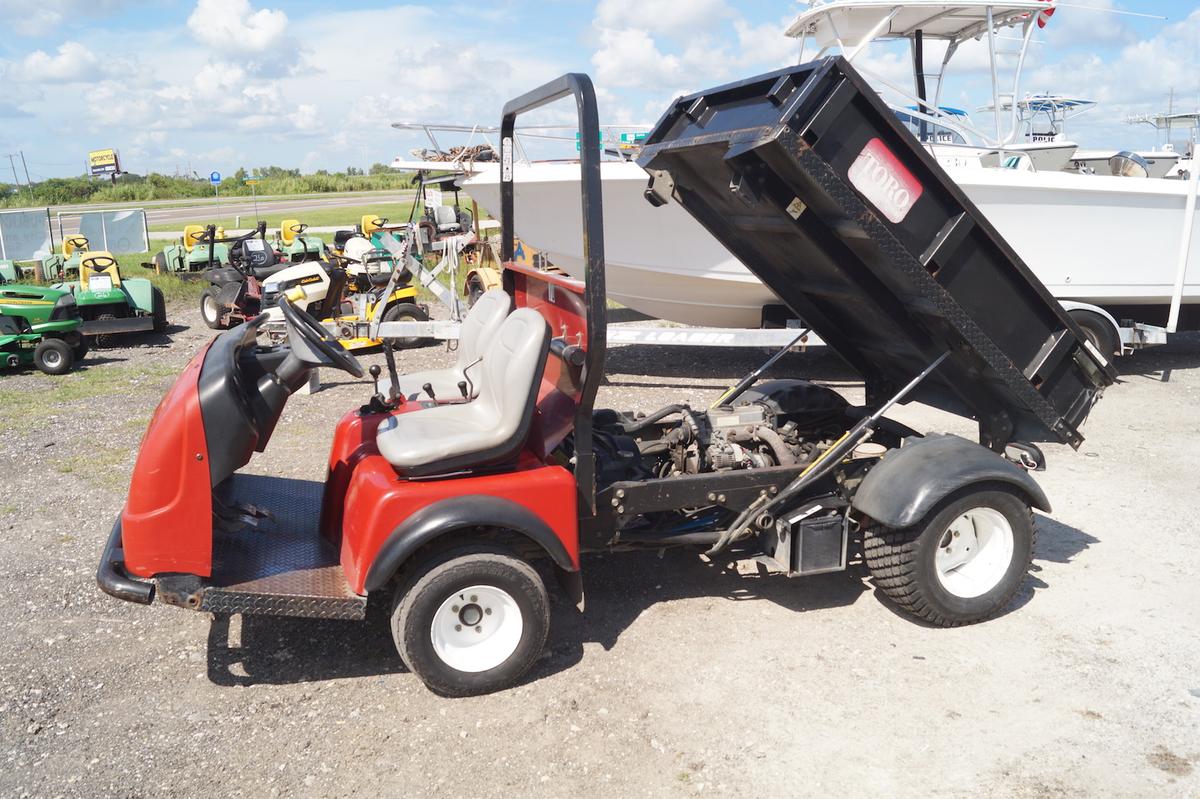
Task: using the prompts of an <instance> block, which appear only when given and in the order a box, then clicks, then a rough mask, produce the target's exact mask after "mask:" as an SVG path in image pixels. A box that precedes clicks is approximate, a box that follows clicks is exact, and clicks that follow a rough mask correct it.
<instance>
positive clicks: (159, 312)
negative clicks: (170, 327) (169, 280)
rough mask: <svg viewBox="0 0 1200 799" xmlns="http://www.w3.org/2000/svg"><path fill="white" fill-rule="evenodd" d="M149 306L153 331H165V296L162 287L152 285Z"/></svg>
mask: <svg viewBox="0 0 1200 799" xmlns="http://www.w3.org/2000/svg"><path fill="white" fill-rule="evenodd" d="M150 308H151V313H152V314H153V315H154V332H155V333H165V332H166V330H167V298H166V297H164V296H163V293H162V289H160V288H158V286H154V287H153V288H152V289H151V293H150Z"/></svg>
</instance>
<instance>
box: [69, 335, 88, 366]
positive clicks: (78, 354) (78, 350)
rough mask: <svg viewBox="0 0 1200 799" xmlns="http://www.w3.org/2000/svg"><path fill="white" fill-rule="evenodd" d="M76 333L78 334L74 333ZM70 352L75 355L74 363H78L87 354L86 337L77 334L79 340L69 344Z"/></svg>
mask: <svg viewBox="0 0 1200 799" xmlns="http://www.w3.org/2000/svg"><path fill="white" fill-rule="evenodd" d="M76 335H78V334H76ZM71 354H72V355H74V356H75V363H79V362H80V361H82V360H83V359H84V358H86V357H87V354H88V343H87V337H85V336H79V340H78V341H76V342H75V343H74V344H72V345H71Z"/></svg>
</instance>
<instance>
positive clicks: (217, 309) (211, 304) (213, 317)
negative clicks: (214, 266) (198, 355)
mask: <svg viewBox="0 0 1200 799" xmlns="http://www.w3.org/2000/svg"><path fill="white" fill-rule="evenodd" d="M220 293H221V290H220V289H219V288H217V287H216V286H209V287H208V288H206V289H205V290H204V293H203V294H201V295H200V316H201V318H202V319H204V324H206V325H208V326H209V327H210V328H212V329H213V330H224V329H225V328H226V327H228V325H226V324H225V323H224V322H222V321H221V316H222V314H221V303H220V301H219V300H218V299H217V296H218V295H219V294H220Z"/></svg>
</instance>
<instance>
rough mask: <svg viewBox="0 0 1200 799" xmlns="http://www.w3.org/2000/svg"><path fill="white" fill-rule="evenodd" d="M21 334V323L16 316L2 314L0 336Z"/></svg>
mask: <svg viewBox="0 0 1200 799" xmlns="http://www.w3.org/2000/svg"><path fill="white" fill-rule="evenodd" d="M20 334H21V325H20V324H18V322H17V317H15V316H0V336H18V335H20Z"/></svg>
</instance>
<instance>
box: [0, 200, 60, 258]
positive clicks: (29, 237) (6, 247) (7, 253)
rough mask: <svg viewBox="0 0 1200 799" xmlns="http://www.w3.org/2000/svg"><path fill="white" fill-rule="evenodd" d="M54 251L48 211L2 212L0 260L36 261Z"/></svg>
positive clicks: (0, 217)
mask: <svg viewBox="0 0 1200 799" xmlns="http://www.w3.org/2000/svg"><path fill="white" fill-rule="evenodd" d="M53 250H54V244H53V242H52V241H51V240H50V212H49V211H48V210H47V209H45V208H39V209H37V210H28V211H0V258H6V259H9V260H13V261H36V260H38V259H41V258H45V257H46V256H47V255H49V254H50V253H51V252H52V251H53Z"/></svg>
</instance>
